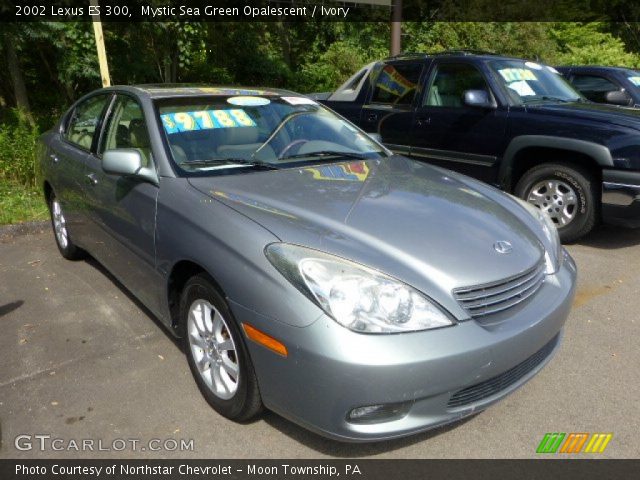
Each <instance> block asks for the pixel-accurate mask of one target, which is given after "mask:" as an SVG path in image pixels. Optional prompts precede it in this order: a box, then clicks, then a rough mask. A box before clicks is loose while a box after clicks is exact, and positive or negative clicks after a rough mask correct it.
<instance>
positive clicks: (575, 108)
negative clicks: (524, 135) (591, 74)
mask: <svg viewBox="0 0 640 480" xmlns="http://www.w3.org/2000/svg"><path fill="white" fill-rule="evenodd" d="M526 108H527V110H528V111H530V112H536V113H539V114H550V115H555V116H565V117H572V118H577V117H579V118H581V119H589V120H593V121H597V122H605V123H608V124H612V123H613V124H615V125H620V126H624V127H629V126H631V127H634V128H636V129H640V109H637V108H631V107H617V106H615V105H605V104H600V103H590V102H572V103H545V104H538V105H527V106H526Z"/></svg>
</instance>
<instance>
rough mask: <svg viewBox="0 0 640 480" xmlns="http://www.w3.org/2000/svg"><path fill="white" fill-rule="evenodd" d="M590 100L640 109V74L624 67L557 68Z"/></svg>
mask: <svg viewBox="0 0 640 480" xmlns="http://www.w3.org/2000/svg"><path fill="white" fill-rule="evenodd" d="M556 68H557V70H558V71H559V72H560V73H562V74H563V75H564V76H565V78H566V79H567V81H568V82H569V83H571V85H573V88H575V89H576V90H578V91H579V92H580V93H582V95H584V96H585V97H587V98H588V99H589V100H591V101H593V102H598V103H609V104H611V105H620V106H623V107H640V72H638V71H636V70H631V69H629V68H622V67H598V66H580V67H556Z"/></svg>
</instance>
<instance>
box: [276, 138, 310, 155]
mask: <svg viewBox="0 0 640 480" xmlns="http://www.w3.org/2000/svg"><path fill="white" fill-rule="evenodd" d="M308 141H309V140H306V139H304V138H299V139H298V140H294V141H293V142H291V143H289V144H288V145H287V146H286V147H284V148H283V149H282V151H281V152H280V155H278V160H282V159H283V158H284V157H285V153H287V152H288V151H289V150H291V149H292V148H293V147H295V146H298V149H299V148H300V147H301V146H302V145H304V144H305V143H307V142H308Z"/></svg>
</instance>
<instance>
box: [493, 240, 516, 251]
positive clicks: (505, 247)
mask: <svg viewBox="0 0 640 480" xmlns="http://www.w3.org/2000/svg"><path fill="white" fill-rule="evenodd" d="M493 248H494V249H495V250H496V252H498V253H502V254H505V255H506V254H508V253H511V252H512V251H513V246H512V245H511V243H509V242H507V241H506V240H498V241H497V242H496V243H494V244H493Z"/></svg>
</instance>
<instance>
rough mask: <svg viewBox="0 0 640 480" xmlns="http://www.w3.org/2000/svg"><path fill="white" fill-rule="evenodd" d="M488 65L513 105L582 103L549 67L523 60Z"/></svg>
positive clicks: (501, 61)
mask: <svg viewBox="0 0 640 480" xmlns="http://www.w3.org/2000/svg"><path fill="white" fill-rule="evenodd" d="M489 65H490V67H491V68H492V69H493V71H494V72H495V73H496V74H497V75H496V77H497V78H498V80H499V81H500V82H502V84H503V85H504V86H505V88H506V91H507V93H508V94H509V96H510V97H511V99H512V100H513V101H514V102H515V103H516V104H528V103H534V102H547V101H550V102H577V101H583V100H584V97H583V96H582V95H581V94H580V93H578V92H577V91H576V90H574V88H573V87H571V86H570V85H569V84H568V83H567V82H566V81H565V80H564V79H563V78H562V76H561V75H560V74H559V73H558V72H557V70H555V69H554V68H553V67H549V66H547V65H541V64H539V63H535V62H528V61H525V60H494V61H492V62H489Z"/></svg>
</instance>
